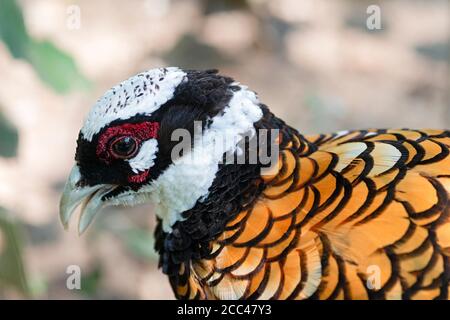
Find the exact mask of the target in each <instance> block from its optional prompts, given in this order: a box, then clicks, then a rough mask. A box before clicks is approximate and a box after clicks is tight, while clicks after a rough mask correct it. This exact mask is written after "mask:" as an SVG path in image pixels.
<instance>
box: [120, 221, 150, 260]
mask: <svg viewBox="0 0 450 320" xmlns="http://www.w3.org/2000/svg"><path fill="white" fill-rule="evenodd" d="M121 237H122V239H123V240H124V242H125V244H126V246H127V247H128V248H129V249H130V250H131V252H133V253H134V254H135V255H136V256H137V257H140V258H144V259H146V260H153V261H157V260H158V254H157V252H156V251H155V249H154V243H155V239H154V237H153V234H152V233H151V232H149V231H147V230H142V229H137V228H133V229H130V230H127V231H124V232H123V233H121Z"/></svg>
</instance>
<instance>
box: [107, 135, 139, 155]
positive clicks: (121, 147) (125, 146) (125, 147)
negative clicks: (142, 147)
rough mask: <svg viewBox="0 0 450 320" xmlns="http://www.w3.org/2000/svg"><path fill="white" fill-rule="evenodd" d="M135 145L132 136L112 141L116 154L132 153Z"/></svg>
mask: <svg viewBox="0 0 450 320" xmlns="http://www.w3.org/2000/svg"><path fill="white" fill-rule="evenodd" d="M135 147H136V142H135V141H134V140H133V139H132V138H130V137H124V138H122V139H120V140H118V141H116V143H114V145H113V150H114V152H115V153H116V154H118V155H121V156H127V155H129V154H131V153H133V151H134V148H135Z"/></svg>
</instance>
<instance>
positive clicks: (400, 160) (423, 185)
mask: <svg viewBox="0 0 450 320" xmlns="http://www.w3.org/2000/svg"><path fill="white" fill-rule="evenodd" d="M306 139H308V140H309V141H310V142H312V143H314V144H315V145H316V146H317V147H318V149H317V150H316V151H314V152H312V153H310V154H308V155H306V156H303V155H302V154H301V153H300V152H299V151H298V150H299V145H300V140H301V137H297V136H294V137H293V138H292V141H289V142H288V143H285V144H284V145H285V147H284V148H282V150H281V152H280V158H279V163H278V167H277V169H276V172H274V173H273V174H272V175H268V176H264V177H262V180H263V181H264V183H265V184H266V185H267V186H266V188H265V190H264V191H263V193H262V195H261V196H260V197H259V198H258V199H257V201H256V202H255V203H254V204H253V206H252V207H251V208H250V209H249V210H246V211H244V212H241V213H240V214H238V215H236V216H235V217H234V218H233V219H232V220H231V221H230V222H229V223H228V225H227V228H226V230H225V231H224V232H223V233H222V234H221V235H220V236H219V237H218V238H217V239H216V240H215V241H214V242H213V243H212V244H211V247H212V250H213V254H212V257H211V258H210V259H205V260H201V261H196V262H193V263H192V266H191V270H192V273H191V275H190V278H189V280H188V279H187V281H186V288H184V289H183V288H180V289H182V290H188V289H189V290H190V297H191V298H193V297H200V298H211V299H249V298H250V299H251V298H259V299H308V298H312V299H368V298H374V299H435V298H437V299H447V298H448V291H449V278H450V258H449V257H450V206H449V203H448V198H449V193H450V156H449V146H450V133H449V132H448V131H439V130H421V131H414V130H378V131H377V130H368V131H353V132H348V133H345V134H343V133H340V134H330V135H318V136H315V137H310V138H308V137H307V138H306ZM188 287H189V288H188Z"/></svg>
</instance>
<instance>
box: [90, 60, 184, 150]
mask: <svg viewBox="0 0 450 320" xmlns="http://www.w3.org/2000/svg"><path fill="white" fill-rule="evenodd" d="M184 81H187V75H186V73H185V72H184V71H183V70H181V69H179V68H176V67H170V68H160V69H152V70H149V71H146V72H142V73H140V74H138V75H136V76H133V77H131V78H129V79H128V80H125V81H124V82H122V83H120V84H119V85H117V86H115V87H113V88H111V89H110V90H108V91H107V92H106V93H105V94H104V95H103V96H102V97H101V98H100V99H99V100H98V101H97V103H96V104H95V105H94V106H93V107H92V109H91V111H90V112H89V114H88V116H87V118H86V121H85V123H84V125H83V128H81V133H82V134H83V137H84V139H86V140H87V141H92V138H93V137H94V135H95V134H96V133H98V132H99V131H100V130H101V129H102V128H104V127H105V126H106V125H108V124H109V123H111V122H112V121H114V120H119V119H122V120H125V119H129V118H131V117H133V116H135V115H137V114H142V115H151V114H152V113H153V112H155V111H156V110H158V109H159V108H160V107H161V106H162V105H163V104H164V103H166V102H167V101H169V100H170V99H171V98H173V96H174V92H175V89H176V88H177V86H178V85H179V84H180V83H182V82H184Z"/></svg>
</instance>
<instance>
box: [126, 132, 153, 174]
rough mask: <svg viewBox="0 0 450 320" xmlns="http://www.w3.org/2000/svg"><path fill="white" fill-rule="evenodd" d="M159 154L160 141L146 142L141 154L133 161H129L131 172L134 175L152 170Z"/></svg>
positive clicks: (151, 140)
mask: <svg viewBox="0 0 450 320" xmlns="http://www.w3.org/2000/svg"><path fill="white" fill-rule="evenodd" d="M157 152H158V141H156V139H150V140H147V141H145V142H144V143H143V144H142V146H141V149H140V150H139V153H138V154H137V155H136V156H135V157H134V158H132V159H129V160H127V161H128V162H129V163H130V167H131V170H133V172H134V173H139V172H142V171H145V170H147V169H150V168H151V167H152V166H153V165H154V164H155V162H154V160H155V158H156V153H157Z"/></svg>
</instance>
